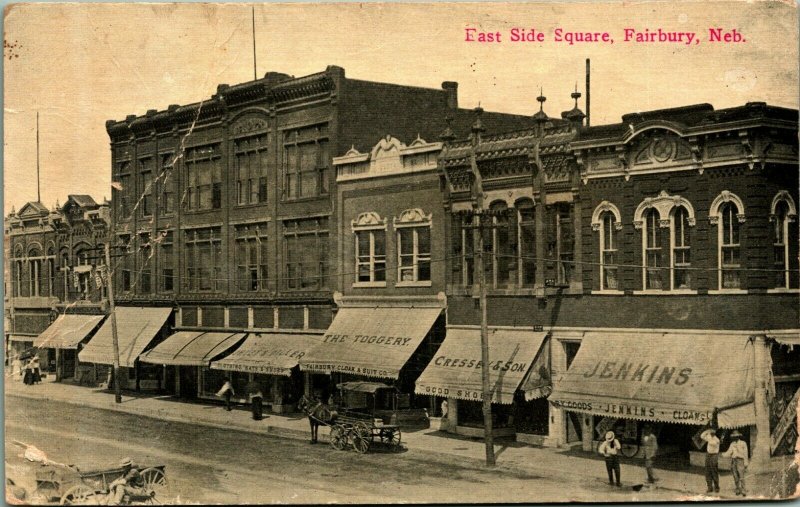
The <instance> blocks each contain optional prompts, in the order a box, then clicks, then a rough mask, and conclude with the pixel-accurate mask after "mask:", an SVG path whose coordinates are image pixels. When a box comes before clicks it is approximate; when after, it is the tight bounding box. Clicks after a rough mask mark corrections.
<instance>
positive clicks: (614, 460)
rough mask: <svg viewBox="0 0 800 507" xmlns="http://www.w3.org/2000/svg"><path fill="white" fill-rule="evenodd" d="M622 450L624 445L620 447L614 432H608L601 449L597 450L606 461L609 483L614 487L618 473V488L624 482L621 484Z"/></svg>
mask: <svg viewBox="0 0 800 507" xmlns="http://www.w3.org/2000/svg"><path fill="white" fill-rule="evenodd" d="M620 449H622V445H620V443H619V440H617V438H616V436H615V435H614V432H613V431H610V430H609V431H606V437H605V440H603V442H601V443H600V447H598V448H597V452H599V453H600V454H601V455H603V457H604V458H605V460H606V471H607V472H608V483H609V484H610V485H611V486H613V485H614V484H615V481H614V474H615V473H616V475H617V479H616V485H617V487H619V486H622V482H620V476H619V472H620V467H619V451H620Z"/></svg>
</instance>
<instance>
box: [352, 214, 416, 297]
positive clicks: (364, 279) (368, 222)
mask: <svg viewBox="0 0 800 507" xmlns="http://www.w3.org/2000/svg"><path fill="white" fill-rule="evenodd" d="M351 226H352V228H353V236H355V261H356V277H355V283H356V284H360V285H365V284H375V285H379V286H385V285H386V220H385V219H383V218H381V217H380V215H378V214H377V213H374V212H367V213H361V214H360V215H359V216H358V218H356V219H355V220H353V221H352V222H351ZM412 241H413V238H412Z"/></svg>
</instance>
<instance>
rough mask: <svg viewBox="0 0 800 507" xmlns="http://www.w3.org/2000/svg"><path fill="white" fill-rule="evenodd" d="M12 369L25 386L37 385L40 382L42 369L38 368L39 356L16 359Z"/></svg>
mask: <svg viewBox="0 0 800 507" xmlns="http://www.w3.org/2000/svg"><path fill="white" fill-rule="evenodd" d="M14 369H15V370H16V371H18V372H19V374H20V376H22V382H23V383H24V384H25V385H26V386H30V385H33V384H38V383H40V382H41V381H42V369H41V367H40V366H39V356H33V357H32V358H28V359H20V358H18V359H16V360H15V361H14Z"/></svg>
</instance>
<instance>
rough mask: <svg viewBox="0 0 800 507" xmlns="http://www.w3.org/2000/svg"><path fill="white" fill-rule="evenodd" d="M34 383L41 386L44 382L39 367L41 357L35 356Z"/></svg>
mask: <svg viewBox="0 0 800 507" xmlns="http://www.w3.org/2000/svg"><path fill="white" fill-rule="evenodd" d="M32 363H33V365H32V367H33V383H34V384H39V383H41V381H42V370H41V368H40V367H39V356H33V360H32Z"/></svg>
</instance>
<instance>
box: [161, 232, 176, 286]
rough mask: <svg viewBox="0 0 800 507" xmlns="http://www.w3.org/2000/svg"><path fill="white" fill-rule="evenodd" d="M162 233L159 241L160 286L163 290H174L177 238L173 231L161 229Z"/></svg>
mask: <svg viewBox="0 0 800 507" xmlns="http://www.w3.org/2000/svg"><path fill="white" fill-rule="evenodd" d="M160 234H161V239H160V241H159V242H158V246H159V249H160V252H159V261H160V263H161V277H160V278H161V279H160V280H159V288H160V290H161V292H172V291H174V290H175V238H174V235H173V232H172V231H161V233H160Z"/></svg>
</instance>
